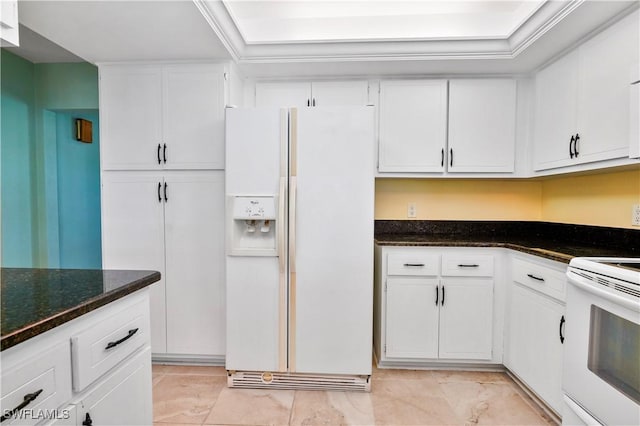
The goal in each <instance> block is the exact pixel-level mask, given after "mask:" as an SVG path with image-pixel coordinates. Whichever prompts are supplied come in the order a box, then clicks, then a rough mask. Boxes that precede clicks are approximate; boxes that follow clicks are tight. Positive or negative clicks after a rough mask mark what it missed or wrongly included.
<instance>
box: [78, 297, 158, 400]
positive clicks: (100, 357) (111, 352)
mask: <svg viewBox="0 0 640 426" xmlns="http://www.w3.org/2000/svg"><path fill="white" fill-rule="evenodd" d="M148 309H149V306H148V302H147V300H146V299H144V300H141V301H139V302H137V303H135V304H132V305H129V304H127V305H124V306H123V307H122V308H121V309H119V310H118V311H116V312H114V313H110V315H109V316H108V317H104V318H102V319H100V320H99V321H95V325H94V326H93V327H91V328H89V329H87V330H85V331H83V332H81V333H79V334H76V335H75V336H72V337H71V361H72V368H73V390H75V391H76V392H80V391H81V390H83V389H84V388H85V387H87V385H89V384H90V383H91V382H93V381H94V380H96V379H97V378H98V377H100V376H102V375H103V374H104V373H106V372H108V371H109V370H110V369H112V368H113V367H114V366H116V365H117V364H118V363H119V362H120V361H122V360H124V359H125V358H127V357H128V356H129V355H131V354H132V353H133V352H135V351H136V350H137V349H138V348H140V347H142V346H143V345H146V344H148V343H149V319H148V316H147V315H146V312H147V311H148Z"/></svg>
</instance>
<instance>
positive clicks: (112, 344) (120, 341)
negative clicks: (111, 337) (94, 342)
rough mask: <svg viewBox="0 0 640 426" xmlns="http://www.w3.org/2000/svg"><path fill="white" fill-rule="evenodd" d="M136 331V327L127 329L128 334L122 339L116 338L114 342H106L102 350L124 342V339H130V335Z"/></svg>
mask: <svg viewBox="0 0 640 426" xmlns="http://www.w3.org/2000/svg"><path fill="white" fill-rule="evenodd" d="M137 332H138V329H137V328H134V329H133V330H129V334H127V335H126V336H124V337H123V338H122V339H120V340H116V341H115V342H109V343H107V347H106V348H104V350H105V351H106V350H107V349H111V348H113V347H116V346H118V345H119V344H120V343H122V342H124V341H125V340H128V339H130V338H131V337H133V335H134V334H136V333H137Z"/></svg>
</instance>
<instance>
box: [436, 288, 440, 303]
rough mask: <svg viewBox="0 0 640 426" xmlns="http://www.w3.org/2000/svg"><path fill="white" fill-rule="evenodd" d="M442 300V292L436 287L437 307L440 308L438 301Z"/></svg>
mask: <svg viewBox="0 0 640 426" xmlns="http://www.w3.org/2000/svg"><path fill="white" fill-rule="evenodd" d="M439 299H440V290H439V289H438V286H436V306H438V300H439Z"/></svg>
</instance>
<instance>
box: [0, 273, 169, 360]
mask: <svg viewBox="0 0 640 426" xmlns="http://www.w3.org/2000/svg"><path fill="white" fill-rule="evenodd" d="M0 272H1V280H2V281H1V288H2V294H1V295H0V297H1V307H2V311H1V313H0V329H1V332H2V338H1V349H0V350H5V349H8V348H10V347H12V346H15V345H17V344H18V343H21V342H24V341H25V340H27V339H29V338H31V337H34V336H37V335H38V334H41V333H44V332H45V331H48V330H51V329H52V328H54V327H57V326H59V325H61V324H64V323H65V322H68V321H71V320H72V319H74V318H77V317H79V316H80V315H83V314H86V313H87V312H90V311H93V310H94V309H97V308H99V307H101V306H104V305H106V304H108V303H110V302H113V301H114V300H117V299H120V298H122V297H124V296H126V295H128V294H131V293H133V292H134V291H137V290H140V289H141V288H144V287H146V286H148V285H150V284H153V283H154V282H156V281H158V280H160V273H159V272H155V271H117V270H101V269H97V270H94V269H32V268H2V269H1V270H0Z"/></svg>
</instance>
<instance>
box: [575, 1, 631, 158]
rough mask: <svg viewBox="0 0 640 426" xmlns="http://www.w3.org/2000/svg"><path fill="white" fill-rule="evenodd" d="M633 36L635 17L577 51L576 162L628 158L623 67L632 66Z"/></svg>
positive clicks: (626, 91) (627, 80)
mask: <svg viewBox="0 0 640 426" xmlns="http://www.w3.org/2000/svg"><path fill="white" fill-rule="evenodd" d="M639 32H640V26H639V25H638V14H637V13H635V14H632V15H631V16H629V17H627V18H625V19H623V20H622V21H620V22H619V23H617V24H615V25H614V26H612V27H610V28H608V29H606V30H604V31H603V32H602V33H600V34H598V35H596V36H595V37H594V38H592V39H591V40H589V41H587V42H586V43H585V44H583V45H582V46H580V48H579V58H580V59H579V70H580V71H579V72H580V81H579V82H580V85H579V89H578V126H577V132H578V134H579V135H580V139H579V142H578V147H577V150H578V158H577V161H578V162H580V163H586V162H591V161H600V160H607V159H613V158H623V157H628V156H629V117H630V110H629V96H630V94H629V91H630V89H631V87H630V85H629V84H630V83H631V81H630V75H629V69H630V68H631V66H632V65H633V64H637V63H638V51H639V50H640V46H639V44H638V40H639V39H640V34H639ZM613 46H615V48H613Z"/></svg>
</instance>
